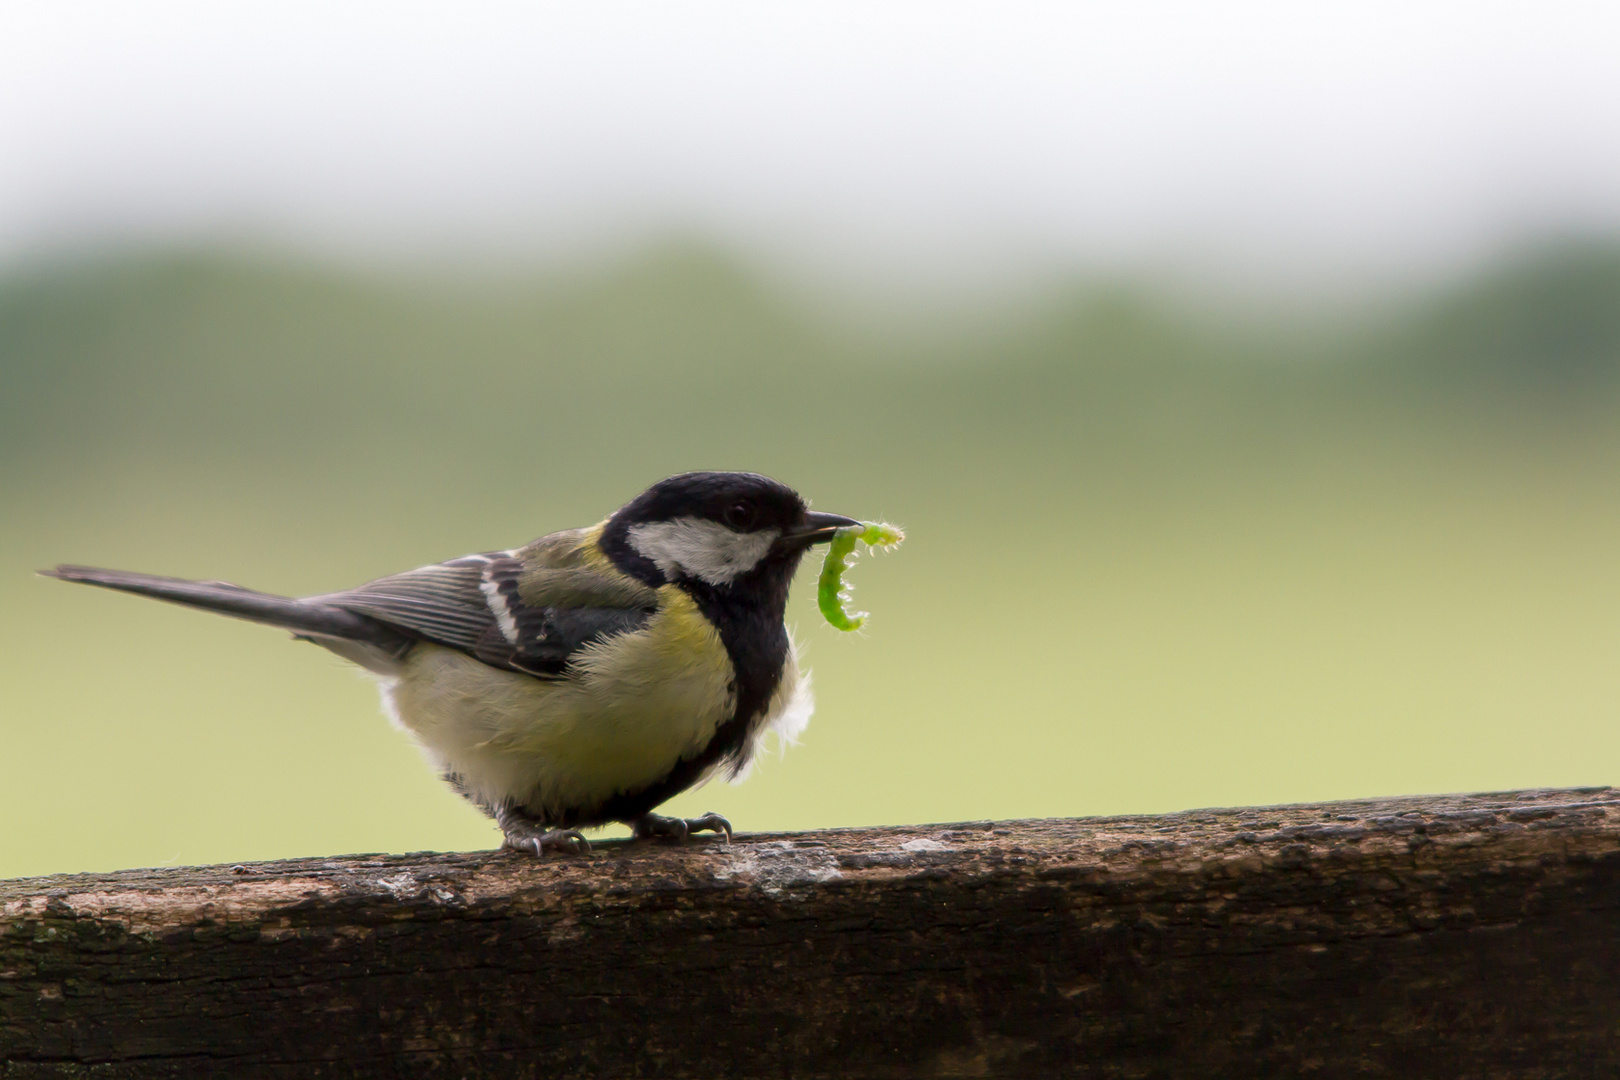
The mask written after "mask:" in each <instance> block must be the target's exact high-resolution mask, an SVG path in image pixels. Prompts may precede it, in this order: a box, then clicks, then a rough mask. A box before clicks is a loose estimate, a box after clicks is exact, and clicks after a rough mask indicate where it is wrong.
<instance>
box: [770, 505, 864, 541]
mask: <svg viewBox="0 0 1620 1080" xmlns="http://www.w3.org/2000/svg"><path fill="white" fill-rule="evenodd" d="M859 524H860V522H858V521H856V520H855V519H854V518H847V517H844V516H843V515H842V514H821V513H817V512H816V511H814V510H807V511H805V515H804V524H803V525H801V526H800V527H799V528H797V529H794V530H792V531H791V532H787V533H783V534H782V539H783V540H789V541H798V542H799V543H801V544H820V543H823V542H824V541H827V540H831V539H832V538H833V533H835V532H837V531H838V530H839V529H842V528H845V527H846V526H849V525H859Z"/></svg>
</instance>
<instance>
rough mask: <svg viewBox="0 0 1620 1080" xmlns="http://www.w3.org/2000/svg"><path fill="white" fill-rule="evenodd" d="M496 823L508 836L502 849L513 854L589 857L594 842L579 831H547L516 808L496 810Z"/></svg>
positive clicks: (502, 807) (542, 825) (499, 808)
mask: <svg viewBox="0 0 1620 1080" xmlns="http://www.w3.org/2000/svg"><path fill="white" fill-rule="evenodd" d="M494 816H495V824H497V825H499V826H500V827H501V832H502V833H504V834H506V839H505V841H504V842H503V844H502V846H503V847H509V848H511V849H512V850H513V851H526V852H528V853H529V854H530V855H540V856H543V855H545V853H546V852H547V851H548V850H549V851H566V852H569V853H570V854H575V855H589V854H590V853H591V842H590V841H589V840H587V839H585V836H584V834H583V833H581V832H580V831H579V830H578V829H548V828H547V827H546V826H545V825H544V824H543V823H541V822H539V821H536V820H535V819H534V818H532V817H530V816H529V815H528V814H525V813H524V812H523V811H521V810H519V809H518V808H517V807H515V806H500V807H496V809H495V815H494Z"/></svg>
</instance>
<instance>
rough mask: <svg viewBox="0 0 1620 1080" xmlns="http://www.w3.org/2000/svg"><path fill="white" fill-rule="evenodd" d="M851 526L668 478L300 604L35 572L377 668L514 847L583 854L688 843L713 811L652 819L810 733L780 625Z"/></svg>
mask: <svg viewBox="0 0 1620 1080" xmlns="http://www.w3.org/2000/svg"><path fill="white" fill-rule="evenodd" d="M856 524H858V522H856V521H854V520H852V519H850V518H846V517H840V516H839V515H837V514H823V513H818V512H816V511H813V510H810V509H809V508H808V507H807V506H806V504H805V500H804V499H803V498H801V497H800V496H799V495H798V494H797V493H796V492H794V491H793V490H792V489H791V488H789V487H787V486H786V485H784V484H780V483H778V482H776V481H775V480H771V479H769V478H768V477H764V476H758V475H755V474H752V473H736V472H698V473H686V474H683V475H681V476H672V477H670V478H668V479H666V480H661V481H659V482H658V483H656V484H654V485H653V486H652V487H650V488H648V489H647V490H646V491H645V492H643V493H642V494H641V495H639V496H638V497H636V498H635V499H632V500H631V501H630V502H629V503H627V504H626V505H625V506H623V507H622V508H620V509H619V510H618V511H617V512H616V513H614V514H613V515H612V516H611V517H609V518H607V520H605V521H602V522H600V523H599V524H596V525H592V526H591V527H589V528H584V529H569V530H566V531H564V532H556V533H551V534H550V535H548V536H542V537H541V538H540V539H538V540H536V541H534V542H533V543H531V544H528V545H527V546H525V547H520V548H516V549H514V550H511V551H494V552H486V553H484V554H481V555H467V556H464V557H462V558H459V559H452V560H450V561H449V562H444V563H437V564H434V565H432V566H424V567H421V568H420V569H417V570H410V571H407V572H406V573H403V574H395V575H393V576H391V577H385V578H379V579H377V580H376V581H372V582H369V583H367V584H365V585H361V586H360V587H359V588H355V589H350V590H348V591H346V592H336V593H326V594H323V595H320V596H309V597H304V598H302V599H292V598H289V597H283V596H273V595H271V594H268V593H261V592H255V591H254V590H252V589H244V588H242V587H241V586H238V585H231V584H227V583H225V582H219V581H184V580H180V579H176V578H165V577H155V576H153V575H150V574H133V573H125V572H122V571H118V570H98V569H94V568H91V567H83V566H58V567H57V568H56V569H55V570H47V571H42V573H44V574H46V575H48V576H51V577H57V578H61V579H62V580H64V581H82V582H85V583H87V584H91V585H101V586H105V587H106V588H110V589H121V590H123V591H125V592H133V593H140V594H141V595H144V596H153V597H157V598H159V599H162V600H171V601H174V602H176V603H181V604H188V605H191V606H193V607H200V608H206V609H207V610H209V611H216V612H220V613H222V614H226V615H234V616H237V617H238V618H244V619H250V620H252V621H254V622H262V623H269V624H270V625H272V626H279V627H283V628H285V629H288V630H291V631H292V632H293V636H294V637H296V638H299V639H301V640H304V641H312V642H314V643H315V644H317V645H321V646H324V647H325V648H327V649H330V650H331V651H332V652H334V653H337V654H338V655H339V656H341V657H343V658H344V659H346V660H351V661H353V662H354V663H356V664H359V665H360V666H361V667H363V668H365V669H366V670H368V671H370V672H372V673H374V674H375V675H376V676H377V677H378V679H379V680H380V681H381V684H382V696H383V704H384V708H385V710H386V711H387V712H388V714H389V715H390V716H391V717H392V718H393V720H394V721H395V723H396V724H398V725H399V726H400V727H402V728H404V729H405V730H406V731H407V732H408V733H409V734H410V735H411V736H412V737H413V738H414V739H415V740H416V742H417V743H418V744H419V745H420V746H421V748H422V751H423V753H424V754H425V756H426V757H427V759H428V761H429V762H430V763H431V764H432V765H433V766H434V767H435V768H436V769H437V770H438V771H439V772H440V774H441V775H442V776H443V777H444V779H445V780H446V781H447V782H448V783H449V784H450V785H451V786H452V787H453V788H454V789H455V790H456V791H458V792H460V793H461V794H462V795H463V796H465V797H466V798H467V799H468V800H470V801H471V802H472V803H474V804H475V805H477V806H478V807H480V808H481V809H482V810H483V811H484V812H485V813H487V814H488V815H489V816H490V817H492V818H494V819H495V822H496V823H497V824H498V825H499V826H500V829H501V831H502V833H503V834H504V835H505V846H507V847H510V848H515V849H518V850H521V851H527V852H531V853H533V854H535V855H541V854H543V853H544V852H546V851H547V850H574V851H582V852H583V851H589V850H590V845H589V843H587V842H586V840H585V837H584V836H583V835H581V834H580V832H579V830H580V829H581V828H589V827H592V826H598V825H605V824H607V823H609V822H615V821H618V822H624V823H626V824H628V825H629V826H630V827H631V828H632V830H633V831H634V833H635V835H636V836H638V837H647V836H667V837H675V838H679V839H684V838H685V837H686V835H687V834H688V833H689V832H693V831H698V830H710V831H714V832H721V833H724V834H725V835H726V837H727V838H728V839H729V838H730V835H731V825H730V823H729V822H727V821H726V820H725V819H724V818H722V817H720V816H719V815H718V814H706V815H704V816H703V817H699V818H693V819H680V818H670V817H663V816H660V815H657V814H654V813H653V812H652V811H653V809H654V808H655V807H657V806H658V805H659V804H660V803H662V802H664V801H665V800H666V799H669V798H671V797H672V796H674V795H676V794H678V793H679V792H681V791H684V790H686V789H687V788H689V787H691V786H692V785H694V784H697V783H699V782H700V781H702V780H705V779H707V778H708V777H710V776H713V775H716V774H723V775H726V776H728V777H731V778H735V777H737V776H739V775H740V774H741V773H743V772H744V771H745V770H746V769H747V768H748V765H749V762H750V760H751V759H752V758H753V756H754V754H755V753H756V752H757V751H758V749H759V747H760V744H761V742H762V741H763V740H764V738H765V735H766V733H767V732H770V731H776V732H779V733H781V734H782V735H784V736H786V737H787V738H792V737H793V736H794V735H796V734H797V733H798V732H799V731H800V730H802V729H803V727H804V725H805V724H806V723H807V722H808V721H809V718H810V712H811V708H812V703H811V698H810V692H809V686H808V682H807V680H806V678H805V676H804V673H802V672H801V671H800V669H799V664H798V658H797V656H796V651H795V648H794V644H793V640H792V638H791V637H790V636H789V634H788V630H787V627H786V625H785V624H784V622H783V616H784V613H785V609H786V606H787V597H788V586H789V585H790V583H791V582H792V579H793V573H794V571H795V570H796V569H797V567H798V565H799V560H800V559H801V558H802V557H803V556H804V554H805V552H806V551H808V550H809V549H810V547H811V545H813V544H816V543H818V542H821V541H826V540H830V539H832V537H833V534H834V533H835V532H836V531H837V530H838V529H839V528H841V527H843V526H848V525H856Z"/></svg>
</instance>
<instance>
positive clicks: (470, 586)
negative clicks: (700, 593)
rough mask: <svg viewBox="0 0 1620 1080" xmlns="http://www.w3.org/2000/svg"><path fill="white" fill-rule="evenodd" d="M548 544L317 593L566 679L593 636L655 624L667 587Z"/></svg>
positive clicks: (492, 658)
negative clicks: (659, 591)
mask: <svg viewBox="0 0 1620 1080" xmlns="http://www.w3.org/2000/svg"><path fill="white" fill-rule="evenodd" d="M564 535H567V536H569V537H570V538H571V539H572V538H573V537H572V534H564ZM547 539H550V538H547ZM542 543H544V541H537V542H536V544H533V545H530V546H529V547H528V548H525V549H523V550H522V551H520V552H508V551H501V552H492V553H489V554H484V555H468V556H465V557H463V558H460V559H452V560H451V561H449V562H445V563H437V564H435V565H433V566H424V567H421V568H420V569H417V570H410V571H407V572H406V573H403V574H395V575H393V576H391V577H385V578H379V579H378V580H376V581H372V582H368V583H367V584H365V585H361V586H360V587H359V588H356V589H350V590H348V591H347V592H341V593H332V594H330V595H328V596H322V597H316V598H313V599H318V600H320V601H321V602H323V603H326V604H329V605H331V606H333V607H339V608H343V609H344V610H347V611H352V612H356V613H358V614H361V615H366V616H369V617H370V618H373V619H376V620H377V621H379V622H383V623H387V624H389V625H391V626H396V627H400V628H402V629H405V630H408V631H410V632H412V633H414V634H418V635H420V636H421V637H424V638H426V639H427V640H429V641H432V642H436V643H438V644H440V645H447V646H449V647H450V648H453V649H459V650H461V651H462V652H465V653H467V654H469V655H471V656H473V657H476V658H477V659H479V660H482V661H483V662H484V663H486V664H489V665H491V666H493V667H500V668H507V669H509V670H511V671H520V672H523V673H524V674H527V675H533V676H535V677H537V678H542V679H551V678H560V677H561V676H562V675H563V673H564V669H565V668H566V667H567V666H568V662H569V661H570V660H571V659H572V658H573V657H574V656H575V654H576V653H578V652H579V650H580V649H582V648H584V647H585V646H586V645H589V644H591V643H592V642H596V641H600V640H602V639H604V638H607V637H611V636H613V635H615V634H622V633H626V632H628V631H631V630H636V629H639V628H640V627H641V626H642V625H643V624H645V623H646V621H647V620H648V619H649V618H650V617H651V615H652V611H653V609H654V607H655V606H656V603H657V595H656V594H655V593H653V591H652V590H650V589H648V588H646V587H645V586H642V585H641V584H639V583H638V582H634V581H632V580H630V579H628V578H624V579H619V576H618V575H615V574H613V573H611V572H608V571H602V570H597V569H593V568H591V567H590V566H589V565H587V564H586V563H584V562H583V561H582V560H581V559H579V558H578V557H577V552H576V551H571V550H570V549H572V548H575V547H577V545H576V544H569V545H566V546H565V545H553V549H543V548H540V544H542Z"/></svg>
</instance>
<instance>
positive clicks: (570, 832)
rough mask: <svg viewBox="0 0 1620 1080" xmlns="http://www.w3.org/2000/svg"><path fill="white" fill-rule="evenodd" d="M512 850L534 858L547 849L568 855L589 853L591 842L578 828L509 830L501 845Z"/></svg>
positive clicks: (539, 856) (542, 856)
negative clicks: (543, 830)
mask: <svg viewBox="0 0 1620 1080" xmlns="http://www.w3.org/2000/svg"><path fill="white" fill-rule="evenodd" d="M502 846H504V847H508V848H511V849H512V850H513V851H523V852H527V853H528V854H530V855H533V856H535V857H536V858H544V857H545V854H546V852H547V851H565V852H567V853H569V854H570V855H589V854H590V853H591V842H590V841H589V840H587V839H585V834H584V833H582V832H580V831H579V830H578V829H548V830H546V831H545V832H509V833H507V834H506V840H505V842H504V844H503V845H502Z"/></svg>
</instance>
